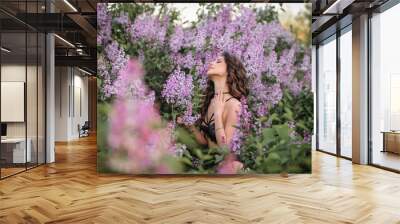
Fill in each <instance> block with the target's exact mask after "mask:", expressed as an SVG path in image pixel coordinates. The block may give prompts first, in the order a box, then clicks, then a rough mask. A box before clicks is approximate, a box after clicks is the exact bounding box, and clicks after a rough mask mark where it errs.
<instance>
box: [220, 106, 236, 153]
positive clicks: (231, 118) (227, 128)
mask: <svg viewBox="0 0 400 224" xmlns="http://www.w3.org/2000/svg"><path fill="white" fill-rule="evenodd" d="M239 110H240V103H239V102H234V101H232V103H230V104H228V105H227V106H226V112H225V114H226V118H225V119H224V118H223V115H222V114H218V115H215V136H216V138H217V144H218V145H219V146H229V144H230V142H231V141H232V138H233V135H234V133H235V131H236V127H235V126H236V125H237V123H238V120H239V116H238V114H239Z"/></svg>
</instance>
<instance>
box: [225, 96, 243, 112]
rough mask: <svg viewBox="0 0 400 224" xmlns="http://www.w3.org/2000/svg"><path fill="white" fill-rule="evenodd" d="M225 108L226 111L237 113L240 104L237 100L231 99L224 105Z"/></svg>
mask: <svg viewBox="0 0 400 224" xmlns="http://www.w3.org/2000/svg"><path fill="white" fill-rule="evenodd" d="M225 107H226V109H228V110H230V111H231V110H233V111H238V110H240V107H241V103H240V101H239V100H238V99H236V98H232V99H230V100H228V101H227V102H226V103H225Z"/></svg>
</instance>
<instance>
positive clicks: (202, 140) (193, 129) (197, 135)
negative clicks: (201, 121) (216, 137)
mask: <svg viewBox="0 0 400 224" xmlns="http://www.w3.org/2000/svg"><path fill="white" fill-rule="evenodd" d="M188 128H189V130H190V131H191V132H192V133H193V134H194V137H195V138H196V140H197V142H198V143H200V144H202V145H207V144H208V142H207V139H206V138H205V137H204V135H203V134H202V133H201V132H200V131H199V130H198V129H197V128H196V127H195V126H194V125H191V126H189V127H188Z"/></svg>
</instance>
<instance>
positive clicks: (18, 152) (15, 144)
mask: <svg viewBox="0 0 400 224" xmlns="http://www.w3.org/2000/svg"><path fill="white" fill-rule="evenodd" d="M26 142H27V143H28V145H27V146H28V147H26V154H25V138H6V139H1V147H2V148H1V154H2V155H1V157H3V158H5V159H6V161H7V162H10V163H25V162H30V161H31V159H32V154H31V145H32V141H31V139H30V138H28V139H27V141H26ZM3 154H5V155H4V156H3ZM10 154H12V157H11V155H10ZM6 157H9V158H6ZM11 158H12V160H11ZM25 158H26V159H27V160H26V161H25Z"/></svg>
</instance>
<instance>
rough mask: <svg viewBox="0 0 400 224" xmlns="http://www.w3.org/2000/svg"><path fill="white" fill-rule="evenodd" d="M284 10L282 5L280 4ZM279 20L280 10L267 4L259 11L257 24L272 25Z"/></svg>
mask: <svg viewBox="0 0 400 224" xmlns="http://www.w3.org/2000/svg"><path fill="white" fill-rule="evenodd" d="M280 6H281V10H282V3H281V4H280ZM277 20H278V10H277V7H275V6H274V5H268V4H266V5H265V7H264V8H261V9H257V22H258V23H263V24H265V23H270V22H272V21H277Z"/></svg>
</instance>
